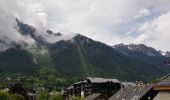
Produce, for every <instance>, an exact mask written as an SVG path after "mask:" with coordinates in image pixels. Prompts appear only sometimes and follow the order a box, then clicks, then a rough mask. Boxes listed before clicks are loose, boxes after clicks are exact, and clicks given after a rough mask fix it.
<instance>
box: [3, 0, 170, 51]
mask: <svg viewBox="0 0 170 100" xmlns="http://www.w3.org/2000/svg"><path fill="white" fill-rule="evenodd" d="M169 5H170V0H0V13H1V15H0V23H1V25H0V39H2V40H8V42H10V41H16V42H19V43H20V42H21V41H25V42H28V43H29V44H33V43H34V42H35V41H34V40H32V39H31V38H30V37H29V36H22V35H20V34H19V33H18V32H17V31H16V30H15V28H14V26H15V24H16V23H15V19H14V18H18V19H20V20H21V21H23V22H24V23H27V24H29V25H32V26H34V27H35V28H36V29H37V30H38V32H37V33H36V34H37V35H42V34H45V33H44V31H45V30H47V29H51V30H53V31H54V32H61V33H63V34H67V35H71V34H75V33H80V34H82V35H85V36H87V37H89V38H92V39H94V40H96V41H101V42H104V43H106V44H108V45H111V46H112V45H115V44H119V43H124V44H131V43H133V44H140V43H143V44H146V45H148V46H152V47H154V48H156V49H157V50H164V51H167V50H168V51H170V46H169V43H170V6H169Z"/></svg>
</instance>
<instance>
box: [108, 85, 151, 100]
mask: <svg viewBox="0 0 170 100" xmlns="http://www.w3.org/2000/svg"><path fill="white" fill-rule="evenodd" d="M152 88H153V87H152V86H129V87H125V88H123V89H121V90H119V91H118V92H117V93H115V94H114V95H113V96H112V97H111V98H110V99H109V100H139V99H141V98H142V97H143V96H144V95H145V94H146V93H148V91H149V90H151V89H152Z"/></svg>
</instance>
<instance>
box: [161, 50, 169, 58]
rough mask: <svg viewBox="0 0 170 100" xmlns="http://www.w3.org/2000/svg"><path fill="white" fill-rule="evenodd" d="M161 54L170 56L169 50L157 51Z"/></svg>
mask: <svg viewBox="0 0 170 100" xmlns="http://www.w3.org/2000/svg"><path fill="white" fill-rule="evenodd" d="M159 52H160V53H161V54H162V55H163V56H165V57H170V52H169V51H166V52H163V51H159Z"/></svg>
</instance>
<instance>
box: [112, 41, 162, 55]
mask: <svg viewBox="0 0 170 100" xmlns="http://www.w3.org/2000/svg"><path fill="white" fill-rule="evenodd" d="M113 47H114V48H115V49H116V50H120V51H121V53H123V54H125V55H126V53H127V55H128V52H131V51H132V52H139V53H143V54H145V55H147V56H162V54H161V53H160V52H159V51H157V50H155V49H154V48H152V47H148V46H146V45H144V44H130V45H124V44H123V43H121V44H118V45H115V46H113Z"/></svg>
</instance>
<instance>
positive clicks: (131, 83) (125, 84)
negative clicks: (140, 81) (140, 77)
mask: <svg viewBox="0 0 170 100" xmlns="http://www.w3.org/2000/svg"><path fill="white" fill-rule="evenodd" d="M121 84H122V85H123V86H124V87H128V86H137V85H136V84H135V83H134V82H121Z"/></svg>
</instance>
